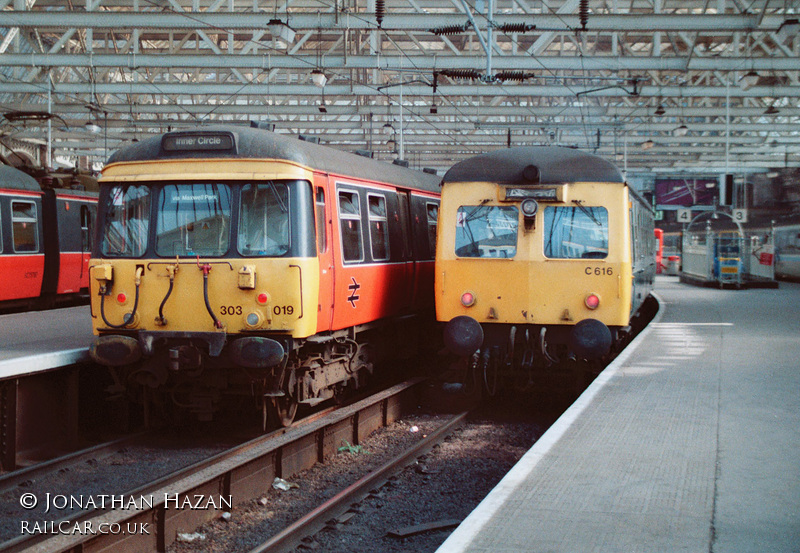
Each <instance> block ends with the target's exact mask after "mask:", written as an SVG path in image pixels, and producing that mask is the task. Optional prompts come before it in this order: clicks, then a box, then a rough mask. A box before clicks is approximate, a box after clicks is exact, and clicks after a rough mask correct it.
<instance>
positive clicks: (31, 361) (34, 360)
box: [0, 348, 89, 379]
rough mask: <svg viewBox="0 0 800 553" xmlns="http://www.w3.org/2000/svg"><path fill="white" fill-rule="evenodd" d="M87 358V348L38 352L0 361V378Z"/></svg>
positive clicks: (25, 374) (49, 368) (27, 373)
mask: <svg viewBox="0 0 800 553" xmlns="http://www.w3.org/2000/svg"><path fill="white" fill-rule="evenodd" d="M88 360H89V348H75V349H68V350H64V351H53V352H50V353H40V354H37V355H28V356H25V357H17V358H15V359H7V360H5V361H0V379H5V378H16V377H20V376H28V375H31V374H33V373H37V372H41V371H47V370H51V369H58V368H61V367H66V366H68V365H74V364H76V363H82V362H84V361H88Z"/></svg>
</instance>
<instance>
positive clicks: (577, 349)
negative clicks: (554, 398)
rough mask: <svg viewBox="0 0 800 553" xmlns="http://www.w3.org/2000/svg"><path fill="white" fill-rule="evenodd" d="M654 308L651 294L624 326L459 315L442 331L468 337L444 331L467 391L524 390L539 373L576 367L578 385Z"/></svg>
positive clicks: (535, 381)
mask: <svg viewBox="0 0 800 553" xmlns="http://www.w3.org/2000/svg"><path fill="white" fill-rule="evenodd" d="M655 310H657V303H656V302H655V300H654V299H653V298H652V296H649V297H648V298H647V300H646V301H645V303H644V305H643V307H642V308H641V309H639V310H638V311H637V312H636V313H635V314H634V315H633V317H631V319H630V324H629V325H628V326H624V327H623V326H612V327H606V326H605V325H604V324H602V323H600V322H599V321H596V320H594V319H586V320H584V321H581V323H578V324H577V325H512V324H500V323H492V324H482V325H480V324H479V323H478V322H477V321H475V320H474V319H472V320H471V321H463V320H462V321H461V322H460V324H454V325H452V326H451V327H450V328H448V326H450V323H448V325H446V326H445V334H447V333H448V331H449V332H451V333H453V334H454V333H458V336H459V337H463V336H471V338H469V339H462V340H461V341H460V342H459V341H458V337H454V338H452V339H448V336H445V344H447V345H448V349H449V350H450V351H451V352H452V353H454V354H455V355H456V356H457V357H458V361H457V362H456V363H455V364H454V365H453V366H454V368H456V373H457V375H460V378H461V379H462V384H463V385H464V388H465V389H466V390H468V391H477V390H481V393H483V394H485V395H488V396H494V395H495V394H496V393H497V392H498V391H500V390H515V391H520V392H525V391H528V390H532V389H534V388H535V387H536V386H537V385H538V382H539V381H540V379H541V377H542V376H544V375H547V374H548V373H549V374H552V373H554V372H558V371H563V370H565V369H567V370H572V371H573V372H574V371H577V372H578V373H580V374H579V375H576V376H579V377H580V378H579V380H580V382H576V384H577V385H578V386H579V387H580V386H582V385H583V384H585V380H587V378H588V379H591V378H594V376H596V375H597V374H598V373H599V372H600V371H601V370H602V369H603V368H605V366H606V365H607V364H608V363H609V362H610V360H611V359H613V358H614V357H615V356H616V355H617V354H618V353H619V352H620V351H622V350H623V349H624V348H625V347H626V346H627V345H628V343H629V342H630V340H631V339H632V338H633V337H634V336H635V335H636V334H637V333H638V332H639V331H641V329H642V328H644V326H645V325H646V324H647V323H648V322H649V321H650V319H651V318H652V316H653V314H654V313H655ZM465 325H466V326H465ZM476 325H479V326H480V327H481V328H480V330H478V328H477V326H476ZM606 332H607V334H606ZM476 348H477V349H476ZM467 351H471V352H472V353H466V352H467ZM451 374H452V373H451Z"/></svg>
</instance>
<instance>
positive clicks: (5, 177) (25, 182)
mask: <svg viewBox="0 0 800 553" xmlns="http://www.w3.org/2000/svg"><path fill="white" fill-rule="evenodd" d="M0 188H6V189H8V188H10V189H12V190H27V191H29V192H41V191H42V189H41V187H40V186H39V182H38V181H37V180H36V179H35V178H33V177H32V176H30V175H29V174H27V173H25V172H23V171H20V170H19V169H16V168H14V167H11V166H9V165H0Z"/></svg>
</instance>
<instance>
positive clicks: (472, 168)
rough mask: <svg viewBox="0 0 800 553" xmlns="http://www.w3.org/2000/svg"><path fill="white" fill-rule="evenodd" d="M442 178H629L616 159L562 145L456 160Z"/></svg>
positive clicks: (513, 181)
mask: <svg viewBox="0 0 800 553" xmlns="http://www.w3.org/2000/svg"><path fill="white" fill-rule="evenodd" d="M532 167H535V168H536V169H535V170H534V169H532ZM537 170H538V171H537ZM442 182H443V183H448V182H499V183H504V184H522V185H524V184H559V183H564V182H620V183H622V182H625V179H623V178H622V173H620V171H619V169H617V167H616V166H615V165H614V164H613V163H610V162H608V161H606V160H605V159H604V158H602V157H600V156H597V155H594V154H590V153H588V152H584V151H581V150H575V149H572V148H562V147H558V146H522V147H517V148H506V149H503V150H495V151H493V152H488V153H485V154H480V155H477V156H475V157H471V158H469V159H466V160H464V161H462V162H459V163H456V164H455V165H453V166H452V167H451V168H450V170H449V171H447V173H445V175H444V179H443V181H442Z"/></svg>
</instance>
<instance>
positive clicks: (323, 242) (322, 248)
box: [314, 188, 328, 253]
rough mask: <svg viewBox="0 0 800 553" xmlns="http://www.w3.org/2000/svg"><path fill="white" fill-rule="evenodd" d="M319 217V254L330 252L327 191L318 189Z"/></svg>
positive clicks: (317, 213) (317, 210)
mask: <svg viewBox="0 0 800 553" xmlns="http://www.w3.org/2000/svg"><path fill="white" fill-rule="evenodd" d="M314 206H315V209H316V216H317V250H318V251H319V253H325V252H326V251H328V235H327V233H326V232H325V228H326V225H325V190H324V189H323V188H317V192H316V200H315V202H314Z"/></svg>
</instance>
